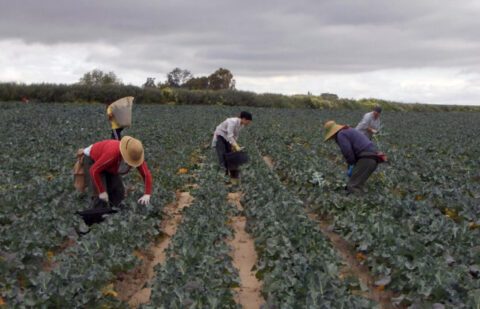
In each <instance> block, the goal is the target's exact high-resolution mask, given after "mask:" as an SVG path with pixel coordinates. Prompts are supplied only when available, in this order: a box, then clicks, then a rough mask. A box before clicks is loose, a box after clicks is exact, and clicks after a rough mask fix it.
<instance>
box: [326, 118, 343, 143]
mask: <svg viewBox="0 0 480 309" xmlns="http://www.w3.org/2000/svg"><path fill="white" fill-rule="evenodd" d="M342 128H343V126H342V125H341V124H336V123H335V121H333V120H330V121H327V123H325V126H324V127H323V129H324V130H325V142H326V141H328V140H329V139H330V138H332V136H334V135H335V133H337V132H338V131H340V130H341V129H342Z"/></svg>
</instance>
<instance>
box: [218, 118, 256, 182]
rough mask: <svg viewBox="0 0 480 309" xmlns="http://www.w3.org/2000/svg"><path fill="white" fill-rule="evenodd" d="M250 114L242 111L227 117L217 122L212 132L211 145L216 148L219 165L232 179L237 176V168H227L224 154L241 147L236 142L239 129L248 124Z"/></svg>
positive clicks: (238, 149)
mask: <svg viewBox="0 0 480 309" xmlns="http://www.w3.org/2000/svg"><path fill="white" fill-rule="evenodd" d="M251 121H252V114H250V113H249V112H246V111H243V112H241V113H240V115H239V116H237V117H232V118H227V119H226V120H225V121H224V122H222V123H221V124H219V125H218V126H217V128H216V129H215V133H214V134H213V141H212V147H214V148H215V149H216V150H217V155H218V161H219V163H220V165H222V166H224V167H225V175H229V174H230V176H231V177H232V179H236V178H238V171H237V170H229V169H228V166H227V161H226V159H225V155H226V154H227V153H230V152H232V151H240V150H241V148H240V146H239V145H238V143H237V140H238V135H239V133H240V130H241V129H242V128H244V127H246V126H248V125H249V124H250V122H251Z"/></svg>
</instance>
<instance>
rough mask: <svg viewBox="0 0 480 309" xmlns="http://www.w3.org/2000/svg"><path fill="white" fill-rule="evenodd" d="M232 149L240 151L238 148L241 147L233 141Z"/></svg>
mask: <svg viewBox="0 0 480 309" xmlns="http://www.w3.org/2000/svg"><path fill="white" fill-rule="evenodd" d="M232 149H233V150H234V151H240V150H242V148H240V146H238V144H237V142H233V144H232Z"/></svg>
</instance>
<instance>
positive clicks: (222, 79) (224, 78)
mask: <svg viewBox="0 0 480 309" xmlns="http://www.w3.org/2000/svg"><path fill="white" fill-rule="evenodd" d="M208 87H209V88H210V89H212V90H220V89H235V80H234V79H233V74H232V73H231V72H230V71H229V70H227V69H224V68H220V69H218V70H216V71H215V72H213V73H212V74H211V75H210V76H209V77H208Z"/></svg>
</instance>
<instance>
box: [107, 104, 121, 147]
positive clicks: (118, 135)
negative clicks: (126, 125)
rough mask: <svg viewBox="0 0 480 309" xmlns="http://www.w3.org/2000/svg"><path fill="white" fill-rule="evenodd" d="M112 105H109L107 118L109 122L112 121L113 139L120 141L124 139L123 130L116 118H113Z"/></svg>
mask: <svg viewBox="0 0 480 309" xmlns="http://www.w3.org/2000/svg"><path fill="white" fill-rule="evenodd" d="M110 105H111V104H107V116H108V120H109V121H110V124H111V125H112V139H115V140H117V141H119V140H121V139H122V130H123V128H122V127H120V126H119V125H118V123H117V121H116V120H115V116H113V113H112V107H111V106H110Z"/></svg>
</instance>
